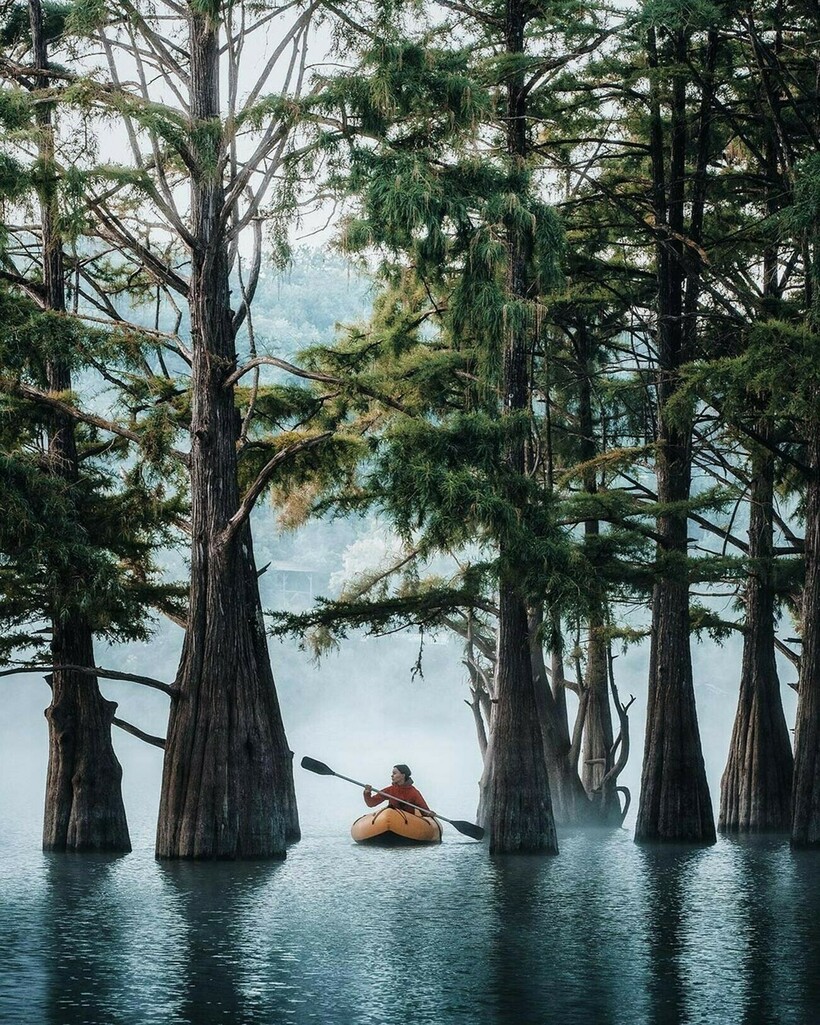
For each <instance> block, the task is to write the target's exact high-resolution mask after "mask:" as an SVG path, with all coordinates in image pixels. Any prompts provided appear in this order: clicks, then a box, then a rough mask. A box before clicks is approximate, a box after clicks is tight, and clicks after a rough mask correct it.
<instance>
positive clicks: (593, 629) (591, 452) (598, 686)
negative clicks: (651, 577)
mask: <svg viewBox="0 0 820 1025" xmlns="http://www.w3.org/2000/svg"><path fill="white" fill-rule="evenodd" d="M575 346H576V356H577V360H578V426H579V430H580V439H579V441H580V445H579V447H580V456H581V462H582V463H585V464H587V465H586V468H585V470H584V474H583V483H584V490H585V491H586V492H587V494H590V495H594V494H596V493H597V491H598V480H597V477H596V474H595V468H594V466H590V465H589V464H590V463H591V461H592V460H594V459H595V456H596V455H597V454H598V445H597V443H596V440H595V423H594V418H593V412H592V373H593V358H594V351H593V342H592V338H591V337H590V333H589V331H588V330H587V326H586V324H585V323H581V324H579V326H578V330H577V332H576V341H575ZM600 530H601V527H600V523H599V522H598V520H597V519H589V520H585V521H584V537H585V540H586V542H587V544H588V545H589V544H590V542H592V544H594V543H595V542H594V539H595V538H597V537H598V536H599V534H600ZM593 551H594V549H593ZM604 602H605V594H604V592H603V590H602V589H599V588H596V593H595V594H594V596H593V598H592V604H593V610H592V612H591V613H590V616H589V623H588V627H587V666H586V680H585V687H586V691H587V705H586V714H585V717H584V741H583V754H582V765H581V779H582V781H583V785H584V789H585V791H586V793H587V794H588V795H589V796H590V797H591V798H592V799H593V807H595V810H596V812H597V813H598V815H597V817H598V818H599V819H600V820H601V823H602V824H603V822H605V821H607V820H608V819H611V821H612V822H613V823H615V824H616V825H620V822H621V809H620V803H619V801H618V795H617V793H616V792H615V790H614V789H613V787H610V786H608V785H607V786H603V787H602V784H603V781H604V778H605V776H606V774H607V772H608V771H609V770H610V768H611V767H612V743H613V736H612V710H611V708H610V706H609V659H608V655H609V649H608V646H607V642H606V638H605V637H604V617H603V608H604Z"/></svg>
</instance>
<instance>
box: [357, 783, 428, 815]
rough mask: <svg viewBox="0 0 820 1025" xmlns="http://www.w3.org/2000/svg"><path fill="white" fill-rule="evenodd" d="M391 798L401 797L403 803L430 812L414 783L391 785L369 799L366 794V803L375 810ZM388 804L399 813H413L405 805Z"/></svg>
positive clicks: (391, 802)
mask: <svg viewBox="0 0 820 1025" xmlns="http://www.w3.org/2000/svg"><path fill="white" fill-rule="evenodd" d="M382 794H384V795H385V796H384V797H383V796H382ZM390 797H400V798H401V799H402V800H403V801H409V802H410V803H411V804H415V805H417V806H418V807H419V808H424V809H425V811H429V810H430V809H429V808H428V806H427V802H426V801H425V800H424V798H423V797H422V796H421V794H420V793H419V792H418V790H416V788H415V787H414V786H413V784H412V783H395V784H391V785H390V786H389V787H382V788H381V793H378V794H376V793H373V794H371V795H370V797H368V796H367V794H366V793H365V794H364V803H365V804H366V805H367V806H368V808H375V807H376V805H377V804H381V803H382V801H384V800H385V799H386V798H390ZM388 803H389V806H390V807H391V808H398V809H399V811H406V812H411V813H412V811H413V809H412V808H408V807H407V805H405V804H399V802H398V801H388Z"/></svg>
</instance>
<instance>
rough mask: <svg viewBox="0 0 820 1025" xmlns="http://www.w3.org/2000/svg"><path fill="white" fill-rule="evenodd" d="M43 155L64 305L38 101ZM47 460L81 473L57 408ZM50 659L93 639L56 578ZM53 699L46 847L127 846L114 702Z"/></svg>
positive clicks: (47, 129)
mask: <svg viewBox="0 0 820 1025" xmlns="http://www.w3.org/2000/svg"><path fill="white" fill-rule="evenodd" d="M29 24H30V26H31V36H32V56H33V63H34V67H35V68H36V69H37V76H36V86H37V88H38V89H46V88H48V84H49V76H48V47H47V43H46V38H45V33H44V29H43V9H42V5H41V3H40V0H29ZM37 129H38V156H39V159H40V165H41V181H40V184H39V187H38V192H39V200H40V226H41V232H42V263H43V293H44V307H45V309H47V310H52V311H54V312H58V313H59V312H64V311H65V276H64V270H63V245H62V239H61V237H60V233H59V229H58V217H59V211H58V206H57V181H56V173H55V157H54V129H53V125H52V115H51V110H50V108H49V106H48V105H47V104H43V103H41V104H39V106H38V108H37ZM46 377H47V384H48V389H49V391H51V392H66V391H69V390H70V389H71V373H70V370H69V368H68V366H67V365H66V364H65V363H64V362H62V361H60V360H54V359H49V360H48V361H47V363H46ZM48 451H49V465H50V467H51V472H52V473H53V474H54V475H55V476H56V477H62V478H63V479H65V480H67V481H77V480H78V479H79V461H78V458H77V444H76V439H75V435H74V421H73V420H72V419H70V418H69V417H67V416H64V415H62V414H60V413H56V412H55V413H54V414H53V417H52V423H51V426H50V427H49V431H48ZM51 604H52V613H51V657H52V660H53V662H52V664H53V665H55V666H61V665H85V666H93V665H94V640H93V634H92V631H91V627H90V625H89V623H88V620H87V619H86V618H85V617H84V616H82V615H81V614H80V613H78V612H76V611H66V609H65V603H64V601H63V599H62V596H61V595H60V594H59V585H58V588H57V590H56V591H55V593H54V594H53V595H52V596H51ZM49 682H50V684H51V704H50V705H49V707H48V708H47V709H46V713H45V714H46V720H47V721H48V770H47V780H46V793H45V809H44V815H43V849H44V850H47V851H130V850H131V842H130V839H129V836H128V823H127V821H126V818H125V807H124V805H123V800H122V789H121V781H122V768H121V766H120V763H119V762H118V761H117V756H116V755H115V754H114V747H113V744H112V741H111V722H112V719H113V717H114V712H115V710H116V707H117V706H116V704H115V703H114V702H112V701H106V700H105V698H103V696H102V695H101V694H100V690H99V686H98V683H97V678H96V677H94V676H88V675H83V674H81V673H75V672H71V671H68V670H63V669H57V670H55V671H54V672H53V673H52V674H51V676H50V677H49Z"/></svg>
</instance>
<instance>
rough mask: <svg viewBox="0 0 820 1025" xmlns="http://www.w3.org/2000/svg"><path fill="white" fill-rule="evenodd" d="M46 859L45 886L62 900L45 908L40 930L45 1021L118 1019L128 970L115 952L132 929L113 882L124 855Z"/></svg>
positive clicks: (104, 1024)
mask: <svg viewBox="0 0 820 1025" xmlns="http://www.w3.org/2000/svg"><path fill="white" fill-rule="evenodd" d="M43 857H44V859H45V873H44V882H45V886H46V888H47V890H48V891H50V892H51V893H52V894H59V900H58V901H53V902H52V901H48V902H47V903H45V904H44V906H43V913H42V916H41V918H40V921H39V930H38V931H39V932H40V941H41V944H42V946H41V955H40V956H41V958H42V961H43V965H44V968H45V982H46V984H45V992H44V1004H45V1015H46V1018H47V1020H49V1021H55V1022H56V1021H67V1022H68V1021H77V1020H82V1021H83V1022H87V1023H88V1025H97V1023H99V1025H108V1023H111V1022H116V1021H120V1020H122V1016H121V1012H122V1006H121V1003H120V1001H121V996H122V991H123V984H124V982H125V981H126V979H127V966H126V965H125V964H124V963H123V960H122V959H121V958H120V957H118V956H116V954H114V956H112V953H114V952H119V950H120V949H121V947H122V940H123V935H124V930H126V929H127V927H128V921H127V916H126V915H124V914H123V913H122V912H123V909H122V908H121V907H120V902H119V901H118V897H117V886H116V881H115V879H116V870H117V865H118V863H119V862H120V861H121V860H122V856H110V855H58V854H48V855H44V856H43Z"/></svg>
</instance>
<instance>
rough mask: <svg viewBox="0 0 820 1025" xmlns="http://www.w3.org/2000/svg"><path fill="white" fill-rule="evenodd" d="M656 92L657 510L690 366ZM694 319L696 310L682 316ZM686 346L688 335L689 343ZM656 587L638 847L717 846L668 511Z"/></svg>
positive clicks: (677, 145)
mask: <svg viewBox="0 0 820 1025" xmlns="http://www.w3.org/2000/svg"><path fill="white" fill-rule="evenodd" d="M647 50H648V56H649V65H650V69H651V71H650V73H651V74H655V75H657V71H658V57H657V50H656V44H655V34H654V30H650V32H649V36H648V47H647ZM674 50H675V53H674V57H675V60H676V61H677V62H678V63H680V62H681V61H684V60H685V58H686V42H685V37H684V35H683V32H682V31H678V32H677V33H676V34H675V39H674ZM651 89H652V92H653V100H652V112H651V128H650V153H651V162H652V177H653V205H654V209H655V216H656V218H657V223H658V225H659V226H660V228H661V230H663V229H664V228H666V227H667V226H668V229H669V235H668V237H662V238H661V239H660V240H659V242H658V245H657V247H656V254H657V256H656V259H657V282H658V300H657V303H658V330H657V344H658V364H659V369H658V385H657V388H658V438H657V445H656V456H655V461H656V473H657V480H658V501H659V503H661V504H662V505H667V504H673V503H674V504H677V505H678V506H679V508H680V505H681V504H683V503H685V502H686V501H687V500H688V499H689V492H690V478H691V431H690V430H689V428H688V425H684V426H682V425H680V424H679V423H674V422H672V421H670V419H669V417H668V416H667V415H666V404H667V402H668V400H669V399H670V398H671V396H672V395H673V394H674V392H675V390H676V388H677V386H678V372H679V369H680V367H681V366H682V364H683V363H685V362H686V360H687V358H688V357H689V355H690V354H689V352H687V346H686V345H685V342H686V340H687V337H688V335H687V332H686V330H685V328H684V317H683V314H684V308H683V298H684V288H685V275H684V254H683V251H682V242H681V241H680V240H681V239H682V238H683V237H684V220H683V218H684V199H685V195H684V181H685V175H686V134H687V130H686V84H685V82H684V80H683V78H682V76H680V75H679V74H676V75H674V77H673V80H672V85H671V105H672V110H671V130H670V134H671V145H670V154H671V155H670V166H669V173H668V178H667V175H666V171H665V166H664V164H665V161H664V146H663V123H662V121H661V116H660V108H659V102H658V99H657V80H655V81H654V82H653V83H652V85H651ZM687 312H689V313H690V315H693V314H692V311H687ZM689 337H690V336H689ZM657 532H658V534H659V535H660V538H661V541H660V544H659V547H658V563H659V566H658V581H657V583H656V585H655V587H654V590H653V598H652V641H651V654H650V677H649V698H648V706H647V718H646V740H645V745H644V759H643V767H642V772H641V798H640V805H639V808H638V821H637V826H636V832H635V839H636V840H638V841H646V840H670V841H675V840H677V841H694V842H700V843H714V842H715V825H714V819H713V815H712V801H711V797H710V795H709V788H708V785H707V782H706V769H705V766H704V763H703V753H702V750H701V743H700V733H699V731H698V719H697V711H696V708H695V692H694V683H693V679H692V657H691V651H690V647H689V586H688V579H687V577H688V574H687V549H688V540H687V517H686V513H685V511H679V509H678V510H675V511H668V512H664V513H663V514H662V515H660V516H659V517H658V524H657Z"/></svg>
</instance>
